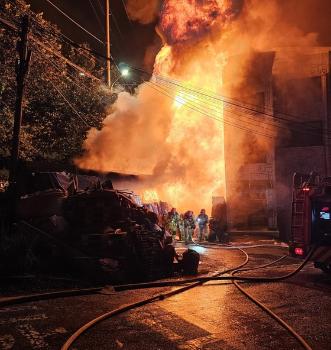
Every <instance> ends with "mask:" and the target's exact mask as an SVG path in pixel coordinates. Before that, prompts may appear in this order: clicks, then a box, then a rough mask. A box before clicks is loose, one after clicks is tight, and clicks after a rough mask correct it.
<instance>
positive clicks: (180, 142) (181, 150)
mask: <svg viewBox="0 0 331 350" xmlns="http://www.w3.org/2000/svg"><path fill="white" fill-rule="evenodd" d="M236 11H237V9H236V8H234V6H233V1H232V0H207V1H193V0H183V1H180V2H178V1H176V0H168V1H164V3H163V7H162V9H161V14H160V23H159V27H158V30H159V31H160V32H161V35H162V37H163V40H164V45H163V47H162V49H161V50H160V52H159V53H158V55H157V57H156V60H155V65H154V74H153V77H152V79H151V81H150V82H148V83H144V84H142V85H141V86H140V87H139V90H138V93H137V96H136V97H132V96H128V95H127V94H125V93H123V94H120V95H119V97H118V100H117V102H116V104H115V106H114V112H113V113H112V114H111V115H110V116H108V117H107V118H106V120H105V122H104V127H103V129H102V130H101V131H96V130H92V131H91V132H90V134H89V137H88V139H87V141H86V143H85V148H86V149H87V152H86V154H85V156H84V157H83V158H82V159H80V160H79V161H78V163H79V165H80V166H82V167H85V168H93V169H97V170H103V171H120V172H125V173H136V174H137V173H138V174H149V175H150V176H148V177H144V178H143V179H142V183H141V184H140V187H139V188H138V189H136V190H137V191H138V192H140V193H141V194H142V195H143V196H144V198H145V199H146V200H147V199H148V198H149V199H153V201H154V200H155V198H160V199H161V200H163V201H166V202H168V203H170V204H172V205H174V206H176V207H177V208H178V209H179V210H182V211H184V210H189V209H191V210H194V211H197V210H199V209H201V208H206V209H207V210H208V209H210V206H211V199H212V196H213V195H223V196H225V171H224V137H223V134H224V125H223V106H222V103H221V102H218V101H217V100H216V101H215V100H211V99H210V98H209V97H208V96H205V95H204V94H203V93H201V94H200V93H199V90H201V91H208V92H209V93H211V94H218V93H219V92H220V89H221V87H222V70H223V66H224V64H225V62H226V53H225V52H223V51H222V50H221V49H220V42H219V40H220V38H221V36H222V34H223V32H224V31H225V30H226V26H227V23H229V22H230V19H231V18H233V17H234V16H235V14H236ZM216 32H217V35H215V33H216ZM193 43H194V45H193ZM197 90H198V91H197Z"/></svg>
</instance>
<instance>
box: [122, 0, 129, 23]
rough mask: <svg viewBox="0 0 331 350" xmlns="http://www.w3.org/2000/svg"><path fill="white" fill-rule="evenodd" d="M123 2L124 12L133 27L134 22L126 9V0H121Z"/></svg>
mask: <svg viewBox="0 0 331 350" xmlns="http://www.w3.org/2000/svg"><path fill="white" fill-rule="evenodd" d="M121 1H122V4H123V7H124V11H125V14H126V17H127V19H128V21H129V23H130V25H131V26H132V21H131V18H130V16H129V14H128V10H127V8H126V5H125V1H124V0H121Z"/></svg>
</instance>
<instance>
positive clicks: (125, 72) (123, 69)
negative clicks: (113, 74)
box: [110, 64, 130, 91]
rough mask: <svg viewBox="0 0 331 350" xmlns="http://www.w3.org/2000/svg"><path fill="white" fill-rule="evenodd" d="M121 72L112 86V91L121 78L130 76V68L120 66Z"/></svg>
mask: <svg viewBox="0 0 331 350" xmlns="http://www.w3.org/2000/svg"><path fill="white" fill-rule="evenodd" d="M119 72H120V74H119V76H118V77H117V78H116V79H115V80H114V81H113V83H112V84H111V86H110V91H113V87H114V85H115V83H117V82H118V80H119V79H120V78H127V77H128V76H129V75H130V69H129V67H127V66H123V65H122V66H121V64H120V66H119Z"/></svg>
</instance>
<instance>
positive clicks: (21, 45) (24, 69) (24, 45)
mask: <svg viewBox="0 0 331 350" xmlns="http://www.w3.org/2000/svg"><path fill="white" fill-rule="evenodd" d="M28 33H29V17H28V16H24V17H23V19H22V26H21V32H20V38H19V40H18V42H17V47H16V49H17V52H18V56H19V58H18V59H17V61H16V84H17V85H16V103H15V115H14V129H13V138H12V148H11V165H10V173H9V191H10V194H11V196H12V200H13V207H12V210H13V212H12V213H10V214H11V215H13V214H14V213H15V212H14V210H15V201H16V196H17V184H16V183H17V168H18V159H19V147H20V132H21V124H22V114H23V109H22V103H23V97H24V81H25V78H26V75H27V74H28V70H29V63H30V59H31V50H28Z"/></svg>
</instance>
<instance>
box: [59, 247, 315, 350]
mask: <svg viewBox="0 0 331 350" xmlns="http://www.w3.org/2000/svg"><path fill="white" fill-rule="evenodd" d="M237 249H238V250H239V251H241V252H242V253H244V254H245V261H244V262H243V263H241V264H240V265H238V266H237V267H235V268H232V269H228V270H225V271H222V272H218V273H216V274H214V275H213V276H210V277H204V278H195V279H191V280H186V281H180V282H178V281H175V282H154V283H141V284H138V285H125V286H117V287H115V290H125V289H133V287H134V286H135V287H138V288H146V287H164V286H178V285H180V284H184V283H185V284H187V283H191V284H189V285H187V286H184V287H181V288H178V289H175V290H173V291H170V292H167V293H161V294H158V295H156V296H154V297H151V298H147V299H144V300H141V301H138V302H135V303H132V304H129V305H125V306H123V307H121V308H118V309H115V310H112V311H109V312H107V313H104V314H102V315H100V316H98V317H96V318H95V319H93V320H91V321H90V322H88V323H86V324H85V325H83V326H82V327H81V328H79V329H78V330H77V331H76V332H75V333H74V334H72V335H71V337H70V338H68V340H67V341H66V342H65V344H64V345H63V346H62V348H61V350H68V349H69V348H70V347H71V345H72V344H73V343H74V342H75V341H76V340H77V339H78V338H79V337H80V336H81V335H82V334H83V333H85V332H86V331H87V330H89V329H90V328H92V327H94V326H95V325H96V324H97V323H99V322H101V321H103V320H106V319H109V318H111V317H113V316H116V315H120V314H122V313H124V312H126V311H130V310H133V309H136V308H138V307H141V306H144V305H147V304H150V303H153V302H155V301H160V300H164V299H166V298H169V297H171V296H173V295H176V294H180V293H183V292H185V291H187V290H189V289H192V288H195V287H197V286H201V285H203V284H204V283H206V282H209V281H213V280H232V281H235V280H237V281H250V282H272V281H281V280H284V279H287V278H290V277H292V276H293V275H295V274H296V273H298V272H299V271H300V270H301V269H302V268H303V267H304V266H305V265H306V263H307V262H308V261H309V259H310V257H311V256H312V254H313V253H314V252H315V250H316V247H314V248H313V249H312V250H311V251H310V253H309V254H308V255H307V257H306V259H305V260H304V261H303V262H302V264H300V266H299V267H297V268H296V269H295V270H294V271H292V272H291V273H289V274H286V275H283V276H277V277H237V276H234V274H236V273H239V272H240V271H241V268H242V267H244V266H245V265H246V264H247V263H248V261H249V256H248V254H247V253H246V252H245V251H244V250H243V249H241V248H237ZM284 258H285V257H284V256H283V257H281V258H278V259H277V260H275V261H273V262H271V263H269V264H266V265H262V266H258V267H255V268H252V269H245V271H249V270H256V269H262V268H265V267H268V266H271V265H273V264H275V263H277V262H279V261H280V260H282V259H284ZM226 273H232V275H231V276H222V275H224V274H226ZM236 286H237V288H238V287H239V289H240V290H241V291H242V292H243V293H244V294H245V295H246V296H248V295H249V294H248V293H247V292H245V291H243V289H242V288H241V287H240V286H239V285H236ZM249 298H250V299H251V300H253V301H254V302H255V303H256V304H257V305H259V306H260V307H262V305H263V304H261V303H260V302H258V301H257V300H255V298H253V297H252V296H251V295H249ZM262 308H263V310H264V311H266V312H268V314H269V315H271V316H272V317H273V318H274V319H275V320H276V321H277V322H278V323H280V324H281V325H282V326H283V327H284V328H285V329H286V330H287V331H288V332H289V333H291V335H292V336H294V337H295V338H296V339H297V340H298V341H299V342H300V344H301V345H302V346H303V347H304V348H305V349H306V350H311V347H310V346H309V345H308V344H307V343H306V342H305V340H304V339H303V338H302V337H301V336H300V335H298V334H297V333H296V332H295V331H294V330H293V329H292V328H291V327H290V326H289V325H288V324H287V323H286V322H284V321H283V320H281V319H280V318H279V317H278V316H277V315H275V314H273V313H272V311H271V310H269V309H268V308H267V307H266V306H264V305H263V307H262Z"/></svg>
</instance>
